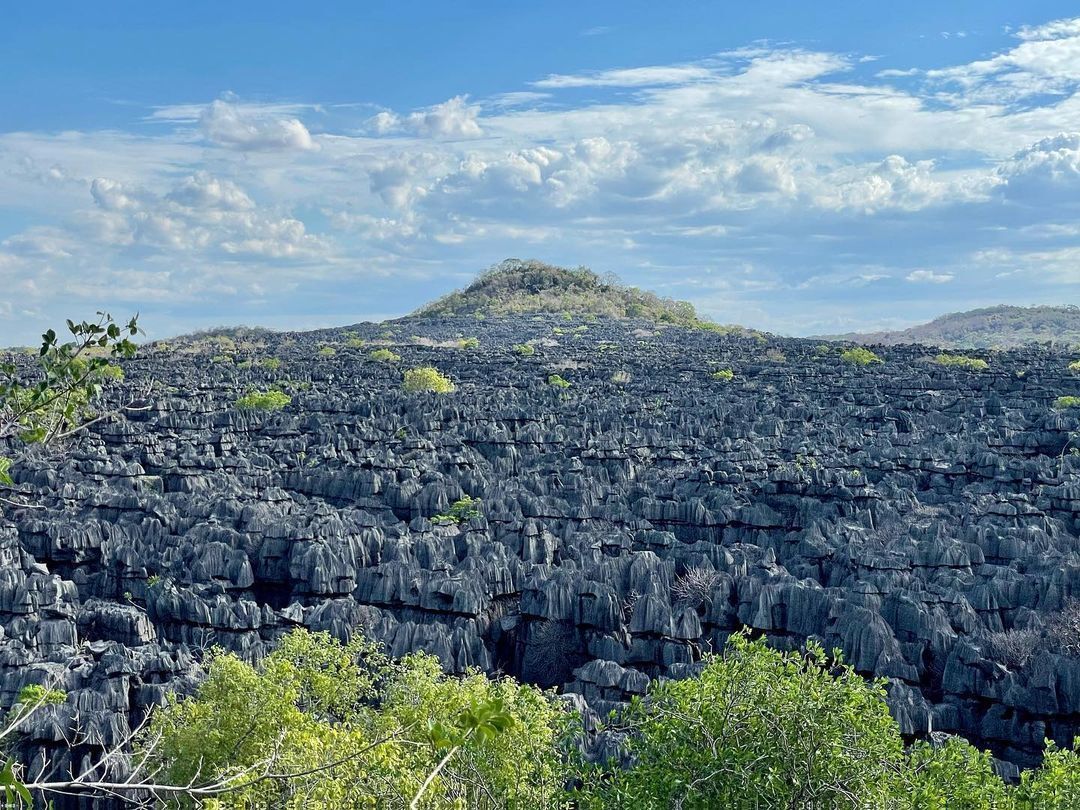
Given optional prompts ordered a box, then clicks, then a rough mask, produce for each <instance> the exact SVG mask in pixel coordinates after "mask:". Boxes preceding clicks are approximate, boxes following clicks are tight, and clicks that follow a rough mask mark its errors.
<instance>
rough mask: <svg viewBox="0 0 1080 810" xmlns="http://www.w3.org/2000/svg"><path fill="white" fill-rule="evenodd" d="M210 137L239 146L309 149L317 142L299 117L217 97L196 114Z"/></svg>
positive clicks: (241, 147) (239, 147) (256, 148)
mask: <svg viewBox="0 0 1080 810" xmlns="http://www.w3.org/2000/svg"><path fill="white" fill-rule="evenodd" d="M199 126H200V127H201V129H202V132H203V134H204V135H205V136H206V138H207V139H208V140H210V141H213V142H214V143H216V144H220V145H222V146H227V147H231V148H234V149H240V150H254V151H258V150H274V149H286V150H290V149H291V150H301V151H305V150H312V149H316V148H317V145H316V144H315V142H314V141H313V140H312V138H311V133H310V132H308V129H307V127H305V126H304V125H303V124H302V123H301V122H300V120H299V119H297V118H282V117H279V116H277V115H273V114H270V113H267V112H265V111H263V110H259V109H257V108H256V109H250V108H247V109H246V108H244V107H242V106H241V105H239V104H235V103H232V102H229V101H224V100H222V99H217V100H216V101H213V102H211V103H210V105H209V106H208V107H206V108H205V109H203V111H202V112H201V113H200V115H199Z"/></svg>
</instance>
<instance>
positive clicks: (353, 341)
mask: <svg viewBox="0 0 1080 810" xmlns="http://www.w3.org/2000/svg"><path fill="white" fill-rule="evenodd" d="M345 345H346V346H347V347H349V348H350V349H362V348H364V347H365V346H367V341H366V340H364V339H363V338H358V337H351V338H349V339H348V340H346V341H345Z"/></svg>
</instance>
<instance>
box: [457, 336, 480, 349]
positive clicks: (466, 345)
mask: <svg viewBox="0 0 1080 810" xmlns="http://www.w3.org/2000/svg"><path fill="white" fill-rule="evenodd" d="M457 345H458V348H459V349H479V348H480V338H475V337H468V338H462V339H461V340H459V341H458V342H457Z"/></svg>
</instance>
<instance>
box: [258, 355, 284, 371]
mask: <svg viewBox="0 0 1080 810" xmlns="http://www.w3.org/2000/svg"><path fill="white" fill-rule="evenodd" d="M259 365H260V366H262V367H263V368H265V369H266V370H267V371H277V370H278V369H279V368H281V360H279V359H278V358H276V357H264V358H263V359H262V360H260V361H259Z"/></svg>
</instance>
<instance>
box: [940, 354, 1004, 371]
mask: <svg viewBox="0 0 1080 810" xmlns="http://www.w3.org/2000/svg"><path fill="white" fill-rule="evenodd" d="M934 362H935V363H937V364H938V365H939V366H958V367H960V368H966V369H968V370H970V371H986V369H988V368H990V364H989V363H987V362H986V361H985V360H981V359H979V358H978V357H968V356H967V355H964V354H939V355H938V356H937V357H935V358H934Z"/></svg>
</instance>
